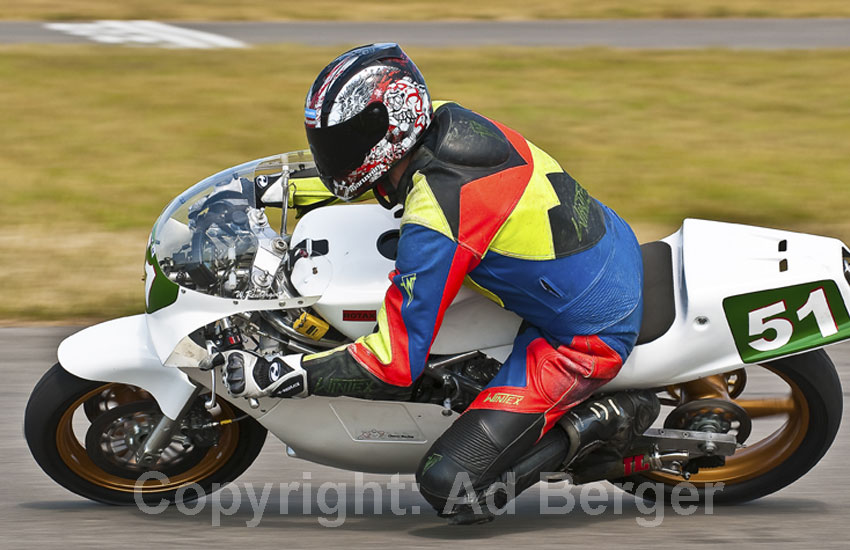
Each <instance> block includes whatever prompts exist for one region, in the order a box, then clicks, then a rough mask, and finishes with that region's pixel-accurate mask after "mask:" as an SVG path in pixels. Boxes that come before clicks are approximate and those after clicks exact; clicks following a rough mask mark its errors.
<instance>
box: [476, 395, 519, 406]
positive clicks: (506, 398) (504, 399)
mask: <svg viewBox="0 0 850 550" xmlns="http://www.w3.org/2000/svg"><path fill="white" fill-rule="evenodd" d="M522 400H523V396H522V395H514V394H511V393H501V392H499V393H493V394H490V395H488V396H487V397H485V398H484V402H485V403H501V404H502V405H511V406H516V405H519V404H520V403H521V402H522Z"/></svg>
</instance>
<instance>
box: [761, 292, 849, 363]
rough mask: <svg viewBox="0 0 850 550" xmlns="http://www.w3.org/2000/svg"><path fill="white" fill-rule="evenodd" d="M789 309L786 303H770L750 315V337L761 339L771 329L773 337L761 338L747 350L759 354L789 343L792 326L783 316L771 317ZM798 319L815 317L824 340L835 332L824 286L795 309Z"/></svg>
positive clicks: (792, 331) (792, 332) (834, 323)
mask: <svg viewBox="0 0 850 550" xmlns="http://www.w3.org/2000/svg"><path fill="white" fill-rule="evenodd" d="M787 309H788V307H787V306H786V305H785V300H782V301H779V302H776V303H773V304H770V305H769V306H765V307H762V308H759V309H756V310H754V311H751V312H750V313H749V330H750V336H761V335H763V334H764V333H765V332H766V331H768V330H770V329H773V330H774V331H775V332H776V336H774V337H773V338H771V339H767V338H765V337H763V336H762V337H761V338H759V339H757V340H753V341H752V342H750V347H751V348H753V349H755V350H758V351H773V350H776V349H779V348H781V347H782V346H784V345H785V344H787V343H788V342H790V341H791V337H792V336H793V335H794V324H793V323H792V322H791V321H790V320H788V319H786V318H785V317H774V318H773V319H768V317H773V316H774V315H778V314H780V313H784V312H785V311H786V310H787ZM796 313H797V319H798V320H800V321H802V320H803V319H805V318H806V317H808V316H809V315H814V316H815V321H817V324H818V330H819V331H820V334H821V336H823V337H824V338H826V337H828V336H832V335H833V334H836V333H838V325H837V324H836V322H835V317H834V316H833V315H832V310H831V309H830V307H829V302H827V300H826V293H825V292H824V290H823V287H821V288H816V289H815V290H813V291H811V292H810V293H809V299H808V300H806V303H805V304H803V305H802V306H801V307H800V309H798V310H797V312H796Z"/></svg>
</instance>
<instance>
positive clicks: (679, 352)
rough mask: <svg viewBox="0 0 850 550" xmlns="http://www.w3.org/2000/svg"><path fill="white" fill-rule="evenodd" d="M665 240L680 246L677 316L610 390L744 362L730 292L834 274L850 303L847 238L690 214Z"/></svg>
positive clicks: (676, 273) (643, 347)
mask: <svg viewBox="0 0 850 550" xmlns="http://www.w3.org/2000/svg"><path fill="white" fill-rule="evenodd" d="M664 241H665V242H667V243H668V244H670V246H671V247H672V249H673V277H674V284H675V287H676V292H675V301H676V319H675V321H674V323H673V326H672V327H670V329H669V330H668V331H667V332H666V333H665V334H664V335H663V336H662V337H661V338H658V339H657V340H655V341H653V342H649V343H647V344H643V345H640V346H637V347H636V348H635V350H634V351H633V352H632V355H631V356H630V357H629V359H628V360H627V361H626V364H625V365H624V366H623V369H622V370H621V371H620V373H619V374H618V375H617V377H616V378H615V379H614V380H613V381H611V382H610V383H609V384H607V385H606V386H605V388H606V390H615V389H623V388H640V387H643V388H651V387H659V386H664V385H668V384H676V383H681V382H686V381H689V380H695V379H697V378H701V377H704V376H709V375H712V374H719V373H722V372H728V371H729V370H731V369H732V368H733V367H735V366H738V365H741V364H742V361H741V357H740V356H739V354H738V350H737V349H736V347H735V342H734V340H733V338H732V332H731V330H730V328H729V324H728V323H727V321H726V316H725V313H724V311H723V299H724V298H726V297H728V296H735V295H740V294H746V293H749V292H756V291H759V290H765V289H772V288H780V287H787V286H791V285H795V284H800V283H808V282H812V281H818V280H826V279H831V280H835V281H838V282H839V283H840V284H839V285H838V287H839V289H840V290H841V294H842V297H843V298H844V302H845V304H850V287H848V285H847V284H846V282H845V278H844V275H843V272H842V263H841V251H842V248H843V246H844V245H843V243H842V242H841V241H839V240H836V239H831V238H827V237H819V236H816V235H807V234H803V233H793V232H790V231H780V230H775V229H767V228H763V227H753V226H747V225H738V224H731V223H721V222H713V221H705V220H695V219H687V220H685V221H684V223H683V224H682V229H681V230H680V231H679V232H677V233H674V234H673V235H671V236H670V237H667V238H666V239H664ZM781 241H785V242H786V244H785V247H784V248H786V250H785V251H780V246H779V244H780V242H781ZM782 260H786V261H787V270H786V271H780V262H781V261H782ZM651 307H652V304H645V305H644V308H645V309H648V308H651Z"/></svg>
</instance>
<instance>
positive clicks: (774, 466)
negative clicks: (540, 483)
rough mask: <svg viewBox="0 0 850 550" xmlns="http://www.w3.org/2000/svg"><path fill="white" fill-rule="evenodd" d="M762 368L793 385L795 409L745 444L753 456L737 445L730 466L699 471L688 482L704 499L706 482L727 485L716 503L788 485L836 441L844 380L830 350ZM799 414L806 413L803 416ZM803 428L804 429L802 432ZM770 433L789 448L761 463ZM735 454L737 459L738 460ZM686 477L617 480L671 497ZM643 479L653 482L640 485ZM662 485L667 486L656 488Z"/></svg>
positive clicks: (654, 496) (633, 489) (742, 499)
mask: <svg viewBox="0 0 850 550" xmlns="http://www.w3.org/2000/svg"><path fill="white" fill-rule="evenodd" d="M763 367H765V368H767V369H769V370H771V371H773V372H774V373H776V374H777V375H779V376H780V377H781V378H783V379H784V380H785V382H786V383H787V384H788V385H789V387H790V388H791V396H792V397H793V399H794V403H795V409H794V410H793V411H791V412H792V414H790V415H789V420H788V421H787V422H786V423H785V425H784V426H783V427H782V428H780V429H779V430H777V431H776V432H774V433H773V434H772V436H769V437H767V438H764V439H763V440H761V441H759V442H756V443H754V444H751V445H750V447H751V448H750V449H749V450H747V449H746V448H745V449H744V451H746V452H750V453H751V454H753V455H754V457H751V458H748V459H746V460H745V461H742V460H741V457H739V454H742V450H739V451H738V452H736V453H735V455H733V456H732V457H729V458H727V465H726V466H724V467H721V468H711V469H705V470H701V471H700V473H699V474H697V475H695V476H692V477H691V480H690V483H692V484H693V485H694V486H695V487H696V488H697V490H698V492H699V496H700V501H701V502H702V503H705V502H706V489H705V487H706V483H723V484H724V487H723V489H722V490H717V491H713V492H712V493H713V494H712V495H711V498H712V500H713V502H715V503H720V504H735V503H740V502H746V501H749V500H755V499H757V498H761V497H763V496H765V495H769V494H771V493H774V492H776V491H778V490H780V489H782V488H783V487H787V486H788V485H790V484H791V483H793V482H795V481H796V480H798V479H799V478H800V477H802V476H803V475H804V474H805V473H806V472H808V471H809V470H811V469H812V468H813V467H814V465H815V464H817V463H818V462H819V461H820V459H821V458H823V456H824V454H826V451H827V450H828V449H829V447H830V446H831V445H832V442H833V441H834V440H835V435H836V434H837V433H838V428H839V425H840V424H841V414H842V409H843V405H844V401H843V394H842V391H841V381H840V379H839V377H838V373H837V372H836V371H835V366H834V365H833V364H832V361H831V360H830V358H829V356H828V355H827V354H826V352H825V351H824V350H822V349H819V350H815V351H810V352H808V353H804V354H801V355H794V356H792V357H786V358H783V359H778V360H776V361H772V362H770V363H766V364H765V365H763ZM801 416H804V417H805V421H803V420H802V419H801V418H800V417H801ZM795 418H796V419H797V420H796V421H799V422H801V424H800V428H801V429H789V428H794V426H793V425H792V424H791V423H792V422H794V421H795ZM801 431H804V435H802V437H801V436H800V432H801ZM786 432H787V433H786ZM770 437H774V439H775V440H776V441H777V442H781V441H782V438H783V437H784V438H785V440H786V441H785V445H786V446H785V451H784V452H783V453H782V454H781V455H780V456H779V457H777V456H776V455H777V453H775V452H774V453H772V454H773V456H771V455H770V454H765V455H764V457H763V459H764V460H763V461H761V465H762V467H761V468H760V467H759V460H758V458H759V456H758V455H757V452H758V445H762V444H763V443H764V442H765V441H767V440H768V439H769V438H770ZM798 439H799V441H798ZM764 448H765V451H763V452H764V453H769V452H770V449H769V448H768V445H764ZM773 448H777V447H775V446H774V447H773ZM786 455H787V456H786ZM753 458H756V460H753ZM736 459H737V460H738V461H739V462H738V463H737V465H736V463H735V460H736ZM765 464H771V466H770V467H769V469H766V470H765V469H764V468H765V466H764V465H765ZM683 481H684V480H683V479H682V478H676V477H673V476H668V475H665V474H658V473H652V474H648V475H637V476H632V477H629V478H623V479H619V480H616V481H614V483H616V484H618V485H620V486H621V487H622V488H623V489H624V490H626V491H627V492H630V493H633V494H634V493H636V492H639V493H640V496H641V497H643V498H648V499H652V500H656V499H663V500H664V501H666V502H669V501H670V500H671V498H672V493H673V489H674V488H675V486H676V485H677V484H679V483H682V482H683ZM629 483H631V485H629ZM644 483H649V484H652V485H642V484H644ZM659 487H661V488H663V491H658V490H657V488H659ZM641 489H643V490H641Z"/></svg>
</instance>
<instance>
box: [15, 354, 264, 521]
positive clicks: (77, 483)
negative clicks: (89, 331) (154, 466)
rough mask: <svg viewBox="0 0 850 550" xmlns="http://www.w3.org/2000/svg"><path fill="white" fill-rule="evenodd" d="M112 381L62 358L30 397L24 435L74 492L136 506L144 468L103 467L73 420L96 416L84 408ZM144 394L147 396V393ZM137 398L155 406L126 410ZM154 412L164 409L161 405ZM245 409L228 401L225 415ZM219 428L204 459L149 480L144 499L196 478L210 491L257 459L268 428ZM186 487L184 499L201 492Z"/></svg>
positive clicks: (162, 496)
mask: <svg viewBox="0 0 850 550" xmlns="http://www.w3.org/2000/svg"><path fill="white" fill-rule="evenodd" d="M109 386H110V384H107V383H104V382H94V381H91V380H84V379H82V378H79V377H77V376H74V375H73V374H71V373H69V372H68V371H66V370H65V369H63V368H62V366H61V365H60V364H58V363H57V364H56V365H54V366H53V367H52V368H51V369H50V370H49V371H47V373H46V374H45V375H44V376H43V377H42V378H41V380H40V381H39V382H38V384H36V386H35V388H34V389H33V392H32V395H31V396H30V399H29V401H28V402H27V407H26V412H25V417H24V435H25V436H26V440H27V444H28V445H29V448H30V452H31V453H32V456H33V458H35V461H36V462H37V463H38V465H39V466H40V467H41V469H42V470H44V472H45V473H46V474H47V475H49V476H50V477H51V478H53V480H54V481H56V482H57V483H59V484H60V485H62V486H63V487H65V488H66V489H68V490H69V491H72V492H74V493H76V494H78V495H80V496H83V497H86V498H88V499H91V500H96V501H98V502H103V503H106V504H115V505H135V504H136V498H137V497H136V492H134V490H135V488H136V487H135V485H136V480H137V479H138V477H139V475H140V471H139V470H138V469H136V470H130V469H128V470H126V472H124V473H122V472H120V471H117V472H116V471H115V469H114V468H111V469H110V471H106V470H104V469H103V468H101V467H99V466H98V465H96V464H95V462H93V461H92V460H91V459H90V458H89V456H88V454H87V452H86V450H85V439H86V438H82V441H80V438H79V437H76V436H75V435H74V433H73V430H72V426H71V425H70V424H71V421H72V420H73V416H74V414H73V413H74V410H76V409H85V412H86V415H91V414H92V411H93V410H95V409H94V408H92V407H91V406H89V407H85V404H86V402H87V401H92V400H94V399H97V398H98V397H99V394H100V393H101V392H102V391H103V390H104V389H107V388H108V387H109ZM112 386H116V385H112ZM117 387H119V389H120V390H121V391H120V393H121V394H122V395H127V394H128V393H130V394H132V392H133V391H134V390H135V391H138V390H137V389H135V388H134V387H132V386H125V385H123V384H121V385H117ZM139 393H140V394H142V395H144V392H140V391H139ZM134 403H135V404H137V405H138V408H139V411H140V412H143V411H146V410H147V411H149V410H150V409H151V407H152V405H151V403H152V402H151V401H150V400H139V401H132V400H131V403H130V404H124V405H122V410H126V409H131V410H132V409H133V406H132V405H133V404H134ZM155 412H156V413H158V414H161V412H160V411H159V409H158V407H155ZM242 414H243V413H242V412H241V411H239V409H236V408H235V407H233V406H232V405H229V404H226V403H223V404H222V416H221V417H220V419H222V420H223V419H225V418H234V417H236V416H241V415H242ZM86 415H83V417H84V416H86ZM77 416H78V417H79V416H80V415H77ZM91 420H94V419H91ZM217 429H218V430H219V443H218V444H217V445H215V446H213V447H210V448H209V451H208V452H207V453H205V456H204V457H203V458H202V459H201V460H200V463H199V464H197V463H195V462H197V461H195V462H190V463H189V465H188V467H187V469H186V471H185V472H181V473H180V474H179V475H176V476H169V482H168V483H166V484H163V483H160V482H158V481H156V480H153V481H152V482H148V483H146V484H145V485H143V486H141V489H140V490H139V491H138V494H139V495H140V496H141V498H142V499H143V500H144V501H145V502H146V503H149V504H158V503H160V502H162V501H163V500H165V501H167V502H169V503H173V502H174V501H175V498H176V495H177V493H178V492H179V491H181V489H182V488H184V487H187V486H189V485H192V484H193V483H196V484H197V485H198V486H200V487H201V489H202V490H203V492H204V493H207V494H209V493H210V492H211V491H212V489H213V484H219V486H220V485H224V484H226V483H228V482H230V481H233V480H234V479H236V478H237V477H238V476H239V475H241V474H242V472H244V471H245V470H246V469H247V468H248V467H249V466H250V465H251V463H252V462H254V460H255V459H256V458H257V455H258V454H259V453H260V450H261V449H262V448H263V444H264V443H265V440H266V429H265V428H263V427H262V426H261V425H260V424H259V423H258V422H257V421H256V420H254V419H253V418H250V417H249V418H246V419H244V420H241V421H239V422H234V423H231V424H228V425H226V426H223V427H219V428H217ZM182 492H183V493H184V494H183V495H182V496H183V497H184V498H185V500H192V499H194V498H197V497H198V494H197V493H196V491H194V490H183V491H182Z"/></svg>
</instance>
